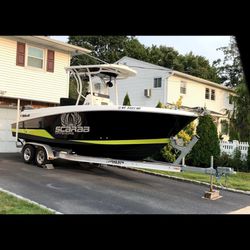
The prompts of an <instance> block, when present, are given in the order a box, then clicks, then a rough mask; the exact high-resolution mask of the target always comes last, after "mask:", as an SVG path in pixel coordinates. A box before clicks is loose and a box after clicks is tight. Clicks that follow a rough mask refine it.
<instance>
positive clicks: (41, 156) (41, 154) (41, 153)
mask: <svg viewBox="0 0 250 250" xmlns="http://www.w3.org/2000/svg"><path fill="white" fill-rule="evenodd" d="M35 163H36V165H37V166H38V167H43V166H44V165H45V164H46V163H48V160H47V153H46V151H45V149H44V148H42V147H39V148H37V150H36V157H35Z"/></svg>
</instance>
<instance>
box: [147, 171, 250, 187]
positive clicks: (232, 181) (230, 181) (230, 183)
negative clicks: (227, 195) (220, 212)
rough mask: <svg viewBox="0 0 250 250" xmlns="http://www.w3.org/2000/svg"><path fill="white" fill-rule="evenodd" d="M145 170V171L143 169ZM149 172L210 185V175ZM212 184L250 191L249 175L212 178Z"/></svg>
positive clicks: (241, 173) (240, 173) (241, 174)
mask: <svg viewBox="0 0 250 250" xmlns="http://www.w3.org/2000/svg"><path fill="white" fill-rule="evenodd" d="M145 170H146V169H145ZM147 171H149V172H153V173H159V174H164V175H171V176H177V177H182V178H185V179H189V180H196V181H202V182H206V183H210V175H208V174H202V173H194V172H180V173H178V172H170V171H161V170H148V169H147ZM213 180H214V182H213V183H214V184H216V185H220V183H221V184H222V185H223V186H224V187H228V188H234V189H239V190H244V191H250V173H243V172H237V173H236V174H235V175H229V176H228V177H227V180H226V178H225V177H224V176H223V177H221V178H220V180H219V181H217V179H216V178H215V177H214V179H213Z"/></svg>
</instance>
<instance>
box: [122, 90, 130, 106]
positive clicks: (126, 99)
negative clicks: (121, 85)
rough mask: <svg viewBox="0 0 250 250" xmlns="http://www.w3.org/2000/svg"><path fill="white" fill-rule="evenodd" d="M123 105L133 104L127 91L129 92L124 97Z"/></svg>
mask: <svg viewBox="0 0 250 250" xmlns="http://www.w3.org/2000/svg"><path fill="white" fill-rule="evenodd" d="M123 105H124V106H131V104H130V99H129V96H128V93H127V94H126V95H125V97H124V100H123Z"/></svg>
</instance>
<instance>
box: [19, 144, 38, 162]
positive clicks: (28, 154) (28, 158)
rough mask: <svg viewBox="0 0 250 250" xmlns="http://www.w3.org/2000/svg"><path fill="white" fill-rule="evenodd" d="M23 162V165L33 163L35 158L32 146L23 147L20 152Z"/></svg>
mask: <svg viewBox="0 0 250 250" xmlns="http://www.w3.org/2000/svg"><path fill="white" fill-rule="evenodd" d="M22 154H23V161H24V162H25V163H33V161H34V158H35V148H34V147H33V146H32V145H29V144H28V145H25V146H24V147H23V150H22Z"/></svg>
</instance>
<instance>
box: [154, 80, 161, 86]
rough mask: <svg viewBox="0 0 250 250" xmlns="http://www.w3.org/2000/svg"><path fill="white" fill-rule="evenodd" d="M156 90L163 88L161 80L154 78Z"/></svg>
mask: <svg viewBox="0 0 250 250" xmlns="http://www.w3.org/2000/svg"><path fill="white" fill-rule="evenodd" d="M154 88H161V78H154Z"/></svg>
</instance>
